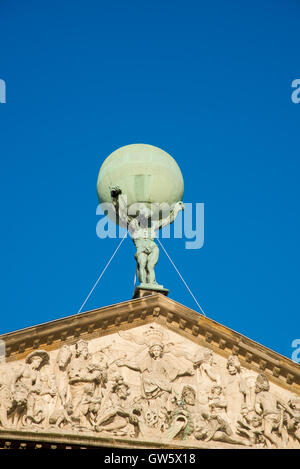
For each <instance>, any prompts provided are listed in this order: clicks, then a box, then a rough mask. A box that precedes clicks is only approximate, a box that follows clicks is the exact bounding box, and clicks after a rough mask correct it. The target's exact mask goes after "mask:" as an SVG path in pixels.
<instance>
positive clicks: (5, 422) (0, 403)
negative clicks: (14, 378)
mask: <svg viewBox="0 0 300 469" xmlns="http://www.w3.org/2000/svg"><path fill="white" fill-rule="evenodd" d="M12 405H13V398H12V393H11V390H10V386H9V380H8V376H7V375H6V373H2V374H1V375H0V426H2V427H4V428H8V427H10V420H9V418H8V413H9V412H10V411H11V409H12Z"/></svg>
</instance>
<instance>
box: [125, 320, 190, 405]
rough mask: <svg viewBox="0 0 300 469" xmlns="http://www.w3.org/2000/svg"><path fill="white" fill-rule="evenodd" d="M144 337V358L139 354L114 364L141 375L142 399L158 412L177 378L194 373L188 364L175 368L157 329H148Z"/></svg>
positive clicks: (172, 358)
mask: <svg viewBox="0 0 300 469" xmlns="http://www.w3.org/2000/svg"><path fill="white" fill-rule="evenodd" d="M145 336H146V337H145V342H146V345H147V349H148V350H147V353H146V356H145V355H144V354H141V356H140V357H139V356H138V357H137V358H135V359H131V360H125V359H124V360H118V361H117V362H116V364H117V365H118V366H126V367H128V368H130V369H131V370H134V371H138V372H139V373H141V378H142V379H141V382H142V397H143V398H144V399H146V400H147V401H149V402H150V401H151V402H152V404H151V405H152V409H154V410H156V411H158V412H159V410H160V408H161V407H162V406H165V405H166V402H167V399H168V397H169V396H170V393H171V391H172V383H173V381H174V380H175V379H176V378H177V377H179V376H184V375H193V374H194V372H193V370H192V368H191V366H190V365H189V364H188V365H187V366H185V367H184V366H183V367H181V366H180V365H179V366H177V364H176V361H175V360H174V358H176V357H174V356H173V357H172V356H170V355H169V354H167V353H165V346H164V343H163V341H162V333H161V332H160V331H159V330H158V329H155V328H153V327H150V328H149V329H148V330H147V331H146V333H145ZM145 342H144V343H145Z"/></svg>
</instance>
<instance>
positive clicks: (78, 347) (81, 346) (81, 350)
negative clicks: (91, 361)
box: [75, 340, 89, 358]
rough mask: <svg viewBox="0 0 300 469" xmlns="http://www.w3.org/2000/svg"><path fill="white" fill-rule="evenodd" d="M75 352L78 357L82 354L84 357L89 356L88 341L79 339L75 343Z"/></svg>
mask: <svg viewBox="0 0 300 469" xmlns="http://www.w3.org/2000/svg"><path fill="white" fill-rule="evenodd" d="M75 353H76V357H80V356H82V357H83V358H87V357H88V354H89V349H88V342H86V341H85V340H79V341H78V342H76V344H75Z"/></svg>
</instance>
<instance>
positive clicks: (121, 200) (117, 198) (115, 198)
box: [110, 186, 132, 226]
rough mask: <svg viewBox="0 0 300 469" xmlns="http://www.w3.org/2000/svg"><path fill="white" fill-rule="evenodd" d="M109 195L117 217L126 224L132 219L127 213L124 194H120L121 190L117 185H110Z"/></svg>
mask: <svg viewBox="0 0 300 469" xmlns="http://www.w3.org/2000/svg"><path fill="white" fill-rule="evenodd" d="M110 195H111V200H112V204H113V206H114V208H115V211H116V215H117V218H119V219H120V220H121V222H122V223H124V224H126V225H127V226H128V225H129V224H130V222H131V221H132V217H130V216H128V213H127V200H126V195H124V194H122V190H121V188H120V187H119V186H113V187H110Z"/></svg>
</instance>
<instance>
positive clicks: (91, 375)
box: [68, 340, 106, 426]
mask: <svg viewBox="0 0 300 469" xmlns="http://www.w3.org/2000/svg"><path fill="white" fill-rule="evenodd" d="M68 377H69V384H70V395H71V402H72V405H73V414H72V420H73V421H74V422H76V423H77V424H78V425H79V426H86V424H87V422H88V421H87V418H86V414H87V411H88V407H87V398H90V396H94V395H95V391H96V387H97V385H100V384H101V385H102V386H104V385H105V382H106V371H105V370H104V369H103V368H101V367H99V366H98V365H96V364H95V363H92V361H91V358H90V355H89V352H88V343H87V342H85V341H84V340H80V341H78V342H77V343H76V344H75V358H73V360H72V361H71V363H70V366H69V369H68ZM98 397H101V396H100V395H98Z"/></svg>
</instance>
